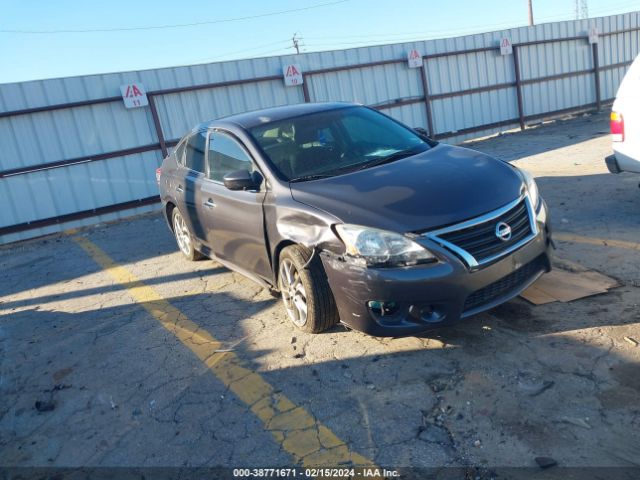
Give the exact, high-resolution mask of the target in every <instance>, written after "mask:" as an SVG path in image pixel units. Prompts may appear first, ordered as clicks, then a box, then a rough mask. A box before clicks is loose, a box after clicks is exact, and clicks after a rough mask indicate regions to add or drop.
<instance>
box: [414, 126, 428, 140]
mask: <svg viewBox="0 0 640 480" xmlns="http://www.w3.org/2000/svg"><path fill="white" fill-rule="evenodd" d="M413 131H414V132H416V133H417V134H418V135H420V136H421V137H424V138H429V133H428V132H427V131H426V130H425V129H424V128H422V127H414V128H413Z"/></svg>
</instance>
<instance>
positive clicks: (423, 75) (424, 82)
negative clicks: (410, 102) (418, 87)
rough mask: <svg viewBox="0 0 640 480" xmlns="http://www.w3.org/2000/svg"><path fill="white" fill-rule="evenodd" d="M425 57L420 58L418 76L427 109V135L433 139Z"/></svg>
mask: <svg viewBox="0 0 640 480" xmlns="http://www.w3.org/2000/svg"><path fill="white" fill-rule="evenodd" d="M425 63H426V59H425V58H424V57H423V58H422V66H421V67H420V78H421V79H422V91H423V93H424V107H425V109H426V111H427V127H428V128H429V136H430V137H431V138H433V139H434V140H435V138H436V132H435V131H434V128H433V113H432V112H431V97H430V95H429V82H428V80H427V68H426V65H425Z"/></svg>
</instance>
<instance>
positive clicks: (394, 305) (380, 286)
mask: <svg viewBox="0 0 640 480" xmlns="http://www.w3.org/2000/svg"><path fill="white" fill-rule="evenodd" d="M536 222H537V224H538V234H537V235H536V237H534V238H533V240H531V241H530V242H529V243H527V244H526V245H524V246H523V247H521V248H520V249H518V250H516V251H515V252H513V253H511V254H509V255H507V256H505V257H504V258H502V259H500V260H498V261H497V262H495V263H493V264H491V265H489V266H486V267H484V268H481V269H478V270H476V271H470V270H469V268H467V266H466V265H465V264H464V263H462V261H461V260H460V259H458V257H456V256H455V255H454V254H453V253H451V252H450V251H449V250H446V249H444V248H442V247H440V246H439V245H437V244H435V243H434V244H429V249H430V250H431V251H432V252H433V253H434V254H436V256H437V257H438V258H439V261H438V262H437V263H432V264H424V265H415V266H411V267H401V268H366V267H362V266H357V265H354V264H353V263H351V262H348V261H345V260H343V259H341V258H339V257H337V256H335V255H332V254H329V253H322V254H321V258H322V261H323V264H324V267H325V271H326V273H327V278H328V280H329V285H330V286H331V290H332V291H333V294H334V297H335V300H336V304H337V306H338V311H339V314H340V319H341V321H342V323H345V324H346V325H348V326H350V327H352V328H354V329H356V330H361V331H363V332H365V333H368V334H370V335H376V336H400V335H410V334H414V333H418V332H422V331H425V330H429V329H432V328H434V327H437V326H444V325H450V324H452V323H455V322H456V321H458V320H460V319H461V318H465V317H468V316H471V315H474V314H476V313H479V312H482V311H484V310H487V309H489V308H492V307H495V306H497V305H500V304H501V303H504V302H506V301H507V300H509V299H511V298H513V297H515V296H516V295H518V294H519V293H520V292H522V291H523V290H524V289H526V288H527V287H528V286H529V285H531V284H532V283H533V282H534V281H535V280H536V279H537V278H538V277H539V276H540V275H542V274H543V273H545V272H548V271H550V270H551V261H550V254H549V249H550V245H551V233H550V230H549V229H548V222H547V207H546V205H545V204H544V201H543V202H542V203H541V206H540V208H539V210H538V212H537V214H536ZM369 302H375V303H374V304H373V305H374V308H370V306H369ZM378 305H387V306H390V307H389V308H387V309H385V308H378Z"/></svg>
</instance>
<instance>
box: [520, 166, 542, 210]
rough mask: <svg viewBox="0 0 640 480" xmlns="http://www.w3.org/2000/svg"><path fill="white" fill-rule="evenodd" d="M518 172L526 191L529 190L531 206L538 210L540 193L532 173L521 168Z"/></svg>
mask: <svg viewBox="0 0 640 480" xmlns="http://www.w3.org/2000/svg"><path fill="white" fill-rule="evenodd" d="M520 173H521V174H522V178H523V179H524V181H525V183H526V184H527V191H528V192H529V199H530V200H531V205H532V206H533V209H534V210H538V202H539V201H540V195H539V194H538V185H537V184H536V181H535V179H534V178H533V175H531V174H530V173H529V172H527V171H526V170H523V169H522V168H521V169H520Z"/></svg>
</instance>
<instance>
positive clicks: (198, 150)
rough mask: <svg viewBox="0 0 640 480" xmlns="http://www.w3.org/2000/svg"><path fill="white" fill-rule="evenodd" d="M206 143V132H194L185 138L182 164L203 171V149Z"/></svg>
mask: <svg viewBox="0 0 640 480" xmlns="http://www.w3.org/2000/svg"><path fill="white" fill-rule="evenodd" d="M206 144H207V132H198V133H194V134H193V135H191V137H189V139H188V140H187V146H186V148H185V155H184V166H185V167H186V168H188V169H190V170H194V171H196V172H201V173H203V172H204V149H205V146H206Z"/></svg>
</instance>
